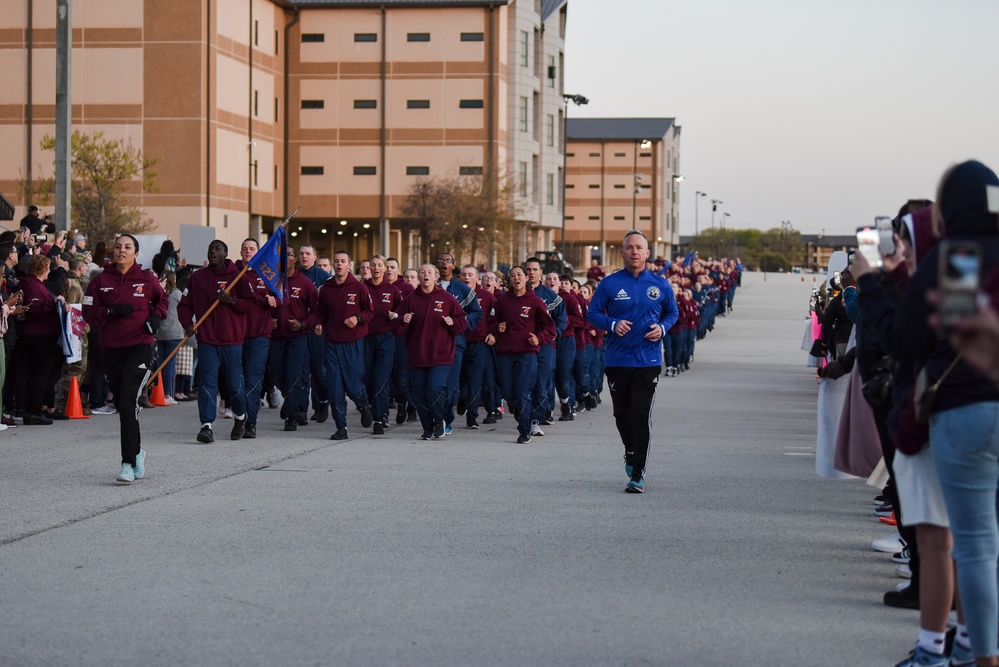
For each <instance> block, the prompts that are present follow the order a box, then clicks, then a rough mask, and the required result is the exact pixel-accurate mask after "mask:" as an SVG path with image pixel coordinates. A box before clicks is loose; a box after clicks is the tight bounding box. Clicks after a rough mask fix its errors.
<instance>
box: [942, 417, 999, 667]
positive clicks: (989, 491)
mask: <svg viewBox="0 0 999 667" xmlns="http://www.w3.org/2000/svg"><path fill="white" fill-rule="evenodd" d="M930 443H931V447H930V451H931V452H933V461H934V463H935V464H936V467H937V474H938V475H939V477H940V486H941V488H942V489H943V494H944V500H946V501H947V516H948V517H949V518H950V530H951V533H952V534H953V536H954V551H953V555H954V560H955V561H956V562H957V585H958V588H959V589H960V592H961V604H962V605H964V618H965V622H966V623H967V624H968V637H969V638H970V639H971V648H972V650H973V651H974V654H975V655H976V656H994V655H999V646H997V639H996V623H997V622H999V601H997V598H999V584H997V578H996V577H997V575H996V567H997V563H999V512H997V507H996V504H997V499H996V490H997V489H999V403H973V404H971V405H966V406H964V407H960V408H954V409H952V410H947V411H945V412H940V413H937V414H936V415H934V416H933V418H932V419H931V421H930Z"/></svg>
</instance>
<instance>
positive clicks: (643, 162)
mask: <svg viewBox="0 0 999 667" xmlns="http://www.w3.org/2000/svg"><path fill="white" fill-rule="evenodd" d="M567 140H568V144H567V148H566V185H565V187H566V193H565V197H566V202H565V210H566V217H565V220H566V222H565V236H566V244H567V248H566V255H567V256H568V258H569V260H570V261H572V262H573V263H576V262H580V264H576V266H577V267H581V268H582V267H585V266H588V265H589V262H590V260H591V259H599V260H600V261H601V263H602V264H604V265H605V266H606V267H610V268H616V267H620V266H621V258H620V255H619V254H618V252H617V251H618V249H619V248H620V245H621V239H622V238H623V237H624V234H625V232H627V231H628V230H630V229H639V230H641V231H643V232H644V233H645V235H646V236H647V237H648V238H649V247H650V248H651V250H652V255H653V257H670V256H671V255H672V253H673V250H674V248H675V247H676V246H677V245H678V244H679V241H680V231H679V230H680V223H679V191H680V187H679V184H680V181H681V180H682V178H683V177H682V175H681V173H680V126H679V125H677V124H676V122H675V119H673V118H571V117H570V118H569V120H568V123H567Z"/></svg>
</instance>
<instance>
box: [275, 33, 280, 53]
mask: <svg viewBox="0 0 999 667" xmlns="http://www.w3.org/2000/svg"><path fill="white" fill-rule="evenodd" d="M278 44H280V42H278V31H277V30H275V31H274V55H279V53H280V52H279V49H278Z"/></svg>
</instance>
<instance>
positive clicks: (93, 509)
mask: <svg viewBox="0 0 999 667" xmlns="http://www.w3.org/2000/svg"><path fill="white" fill-rule="evenodd" d="M811 280H812V278H811V276H808V277H807V281H808V282H807V283H802V282H801V277H800V276H782V275H774V274H770V275H769V276H767V280H766V281H764V280H763V276H762V275H761V274H747V275H746V276H745V278H744V281H743V282H744V285H743V288H742V289H741V290H740V291H739V292H738V296H737V300H736V310H735V312H734V313H732V314H730V315H729V316H728V317H727V318H725V319H720V320H719V322H718V325H717V327H716V328H715V331H714V332H713V333H712V334H710V335H709V337H708V340H706V341H704V342H702V343H699V344H698V348H697V353H696V361H695V363H694V365H693V367H692V370H691V371H690V372H688V373H685V374H684V375H682V376H680V377H679V378H663V379H662V381H661V382H660V386H659V391H658V396H657V400H656V407H655V423H654V426H653V432H654V437H655V443H654V449H653V451H652V455H651V460H650V465H649V473H648V477H647V491H646V493H645V494H644V495H632V494H626V493H624V492H623V490H624V486H625V482H626V481H627V480H626V478H625V475H624V470H623V462H622V459H621V456H622V447H621V445H620V444H619V439H618V436H617V433H616V430H615V427H614V420H613V417H612V414H611V407H610V400H609V398H607V397H606V394H605V400H604V402H603V404H602V405H601V406H600V407H599V408H598V409H597V410H596V411H594V412H590V413H584V414H581V415H580V416H579V417H578V418H577V420H576V421H574V422H571V423H556V424H555V425H554V426H550V427H546V428H545V431H546V435H545V437H543V438H540V437H539V438H535V439H534V441H533V442H532V443H531V444H529V445H518V444H516V436H517V434H516V430H515V427H514V426H513V424H512V419H510V418H507V419H504V420H502V421H500V422H499V423H498V424H497V425H496V427H493V428H490V427H484V428H483V429H482V430H480V431H466V430H465V429H463V428H460V429H456V430H455V432H454V434H453V435H451V436H449V437H448V438H447V439H446V440H444V441H441V442H433V441H431V442H422V441H420V440H419V439H418V438H419V433H420V431H419V429H418V427H417V426H416V425H414V424H407V425H404V426H402V427H395V426H394V424H393V427H392V428H391V429H390V430H389V431H388V433H387V434H386V435H385V436H384V437H373V436H371V435H370V434H366V433H364V432H363V431H362V429H361V428H360V425H359V420H358V418H357V416H356V413H354V414H353V415H352V416H351V423H350V425H349V432H350V436H351V438H350V439H349V440H347V441H345V442H336V443H334V442H331V441H329V440H328V437H329V435H330V433H331V432H332V430H333V428H332V424H331V423H330V422H327V423H326V424H324V425H321V426H319V425H315V424H311V425H309V426H308V427H304V428H301V429H300V430H299V431H298V432H297V433H295V434H286V433H283V432H282V431H281V421H280V419H279V418H278V416H277V412H276V411H273V410H262V411H261V417H260V422H259V424H258V434H259V437H258V438H257V439H256V440H251V441H247V440H242V441H239V442H231V441H229V440H227V439H225V438H224V437H218V438H217V441H216V442H215V443H214V444H212V445H201V444H198V443H197V442H196V440H195V435H196V433H197V430H198V427H199V424H198V418H197V407H196V406H195V405H194V404H192V403H188V404H182V405H179V406H176V407H169V408H157V409H154V410H146V411H143V413H142V415H141V422H142V430H143V440H144V447H145V448H146V449H147V450H148V458H147V462H146V466H147V471H148V472H147V476H146V478H144V479H142V480H140V481H138V482H136V483H135V484H133V485H131V486H119V485H116V484H115V483H114V475H115V473H116V472H117V469H118V444H117V443H118V440H117V438H118V423H117V418H116V417H99V416H94V417H93V418H91V419H90V420H87V421H73V422H68V423H57V424H56V425H54V426H50V427H24V426H21V427H18V428H17V429H14V430H9V431H6V432H4V433H0V493H2V496H0V497H2V503H3V512H2V515H0V516H2V519H0V665H113V664H141V665H235V664H239V665H375V664H377V665H629V666H631V665H681V666H687V665H689V666H694V665H710V666H714V665H718V666H721V665H811V666H821V665H844V664H855V665H891V664H894V663H895V662H897V661H898V660H900V659H901V658H902V657H904V655H905V653H906V652H907V651H908V650H909V649H910V648H911V646H912V644H913V642H914V640H915V637H916V632H917V614H916V612H913V611H905V610H897V609H889V608H887V607H884V606H882V604H881V595H882V593H883V592H884V591H886V590H889V589H891V588H893V587H894V586H895V584H896V583H897V582H898V580H897V579H895V578H893V573H894V566H893V564H892V563H891V562H890V560H889V559H888V557H887V556H886V555H884V554H877V553H874V552H872V551H870V550H869V544H870V542H871V540H872V539H875V538H877V537H882V536H884V535H885V534H887V533H888V532H890V530H888V529H885V528H884V527H883V526H881V525H880V524H878V523H877V520H876V519H875V517H874V516H873V511H872V510H873V506H872V505H871V503H870V500H871V498H872V497H873V495H874V494H875V491H874V490H873V489H871V488H869V487H866V486H865V485H864V484H863V482H861V481H849V482H831V481H825V480H820V479H819V478H817V477H816V476H815V474H814V431H815V397H816V390H817V386H816V383H815V380H814V378H813V375H812V372H811V371H810V370H809V369H807V368H805V365H804V361H805V359H804V353H802V352H801V351H800V349H799V348H800V344H801V336H802V330H803V324H802V322H803V317H804V315H805V311H806V309H807V303H808V295H809V290H810V289H811V287H812V286H813V285H812V282H811ZM230 423H231V422H222V421H221V420H220V421H219V422H218V423H217V426H218V433H217V435H219V436H223V435H225V434H226V433H227V431H228V427H229V424H230ZM457 423H461V422H460V421H459V422H457Z"/></svg>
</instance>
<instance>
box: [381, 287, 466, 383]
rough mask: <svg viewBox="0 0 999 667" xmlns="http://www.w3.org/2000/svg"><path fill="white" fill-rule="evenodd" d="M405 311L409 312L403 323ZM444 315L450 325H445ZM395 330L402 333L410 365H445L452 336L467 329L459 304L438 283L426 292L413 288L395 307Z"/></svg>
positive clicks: (451, 358)
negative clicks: (397, 314)
mask: <svg viewBox="0 0 999 667" xmlns="http://www.w3.org/2000/svg"><path fill="white" fill-rule="evenodd" d="M406 313H413V319H412V320H411V321H410V322H409V324H407V323H406V322H405V315H406ZM445 317H450V318H451V320H452V321H453V322H454V324H452V325H450V326H448V325H447V324H446V323H445V322H444V318H445ZM396 322H398V323H399V324H398V326H397V329H396V330H397V331H399V333H401V334H404V335H405V336H406V352H407V353H408V356H409V365H410V366H411V367H413V368H430V367H432V366H448V365H451V364H453V363H454V349H455V344H454V337H455V336H457V335H458V334H461V333H463V332H464V331H465V330H466V329H468V320H467V319H466V317H465V311H464V310H462V309H461V304H460V303H458V300H457V299H455V298H454V297H453V296H451V295H450V294H448V292H447V291H445V290H444V288H443V287H441V286H440V285H435V286H434V289H433V291H431V292H430V293H429V294H427V293H426V292H424V291H423V290H422V289H416V290H413V293H412V294H410V295H409V296H408V297H407V298H406V300H405V301H403V302H402V305H401V306H400V307H399V319H398V320H396Z"/></svg>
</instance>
